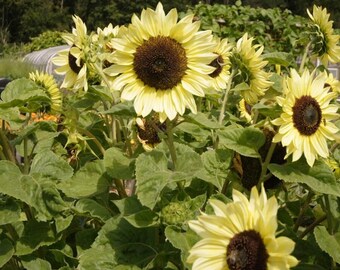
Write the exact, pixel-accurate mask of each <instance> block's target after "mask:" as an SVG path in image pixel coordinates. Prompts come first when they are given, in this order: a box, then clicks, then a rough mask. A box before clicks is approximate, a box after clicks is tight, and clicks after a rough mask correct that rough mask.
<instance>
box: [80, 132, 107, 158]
mask: <svg viewBox="0 0 340 270" xmlns="http://www.w3.org/2000/svg"><path fill="white" fill-rule="evenodd" d="M78 130H79V132H80V133H82V134H84V135H86V136H87V137H89V138H91V139H92V140H93V142H94V143H95V144H96V145H97V147H98V149H99V150H100V152H101V153H102V155H104V154H105V149H104V148H103V146H102V144H101V143H100V142H99V141H98V139H97V138H96V137H95V136H94V135H93V134H92V133H91V132H90V131H88V130H87V129H85V128H81V127H78Z"/></svg>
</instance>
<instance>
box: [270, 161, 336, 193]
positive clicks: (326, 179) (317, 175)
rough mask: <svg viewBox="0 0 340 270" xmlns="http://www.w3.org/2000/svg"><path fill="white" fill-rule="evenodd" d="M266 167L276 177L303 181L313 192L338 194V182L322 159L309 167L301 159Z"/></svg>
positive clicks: (297, 181)
mask: <svg viewBox="0 0 340 270" xmlns="http://www.w3.org/2000/svg"><path fill="white" fill-rule="evenodd" d="M268 169H269V170H270V172H271V173H272V174H273V175H275V176H276V177H277V178H279V179H282V180H284V181H287V182H294V183H303V184H306V185H308V186H309V187H311V188H312V189H313V190H314V191H315V192H319V193H325V194H331V195H335V196H338V197H339V196H340V184H339V182H337V180H336V179H335V177H334V174H333V172H332V171H331V170H330V168H329V167H328V166H327V165H326V164H324V163H323V162H322V161H316V162H315V164H314V166H313V167H309V166H308V165H307V163H306V162H305V160H303V159H301V160H298V161H296V162H293V163H287V164H284V165H278V164H269V166H268Z"/></svg>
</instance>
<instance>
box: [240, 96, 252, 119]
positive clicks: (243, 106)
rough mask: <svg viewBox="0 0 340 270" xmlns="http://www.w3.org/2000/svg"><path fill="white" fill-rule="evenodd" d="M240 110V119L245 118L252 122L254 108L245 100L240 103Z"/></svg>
mask: <svg viewBox="0 0 340 270" xmlns="http://www.w3.org/2000/svg"><path fill="white" fill-rule="evenodd" d="M238 109H239V111H240V117H242V118H245V119H246V120H247V122H248V123H250V122H251V121H252V111H251V110H252V106H250V105H249V104H248V103H247V102H246V101H245V100H244V98H243V99H241V100H240V102H239V103H238Z"/></svg>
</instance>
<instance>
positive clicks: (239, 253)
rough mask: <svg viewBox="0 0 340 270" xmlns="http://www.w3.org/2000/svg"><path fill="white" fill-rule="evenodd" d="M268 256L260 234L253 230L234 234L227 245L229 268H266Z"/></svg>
mask: <svg viewBox="0 0 340 270" xmlns="http://www.w3.org/2000/svg"><path fill="white" fill-rule="evenodd" d="M268 257H269V255H268V253H267V250H266V247H265V245H264V243H263V240H262V238H261V235H260V234H259V233H258V232H256V231H254V230H249V231H244V232H241V233H239V234H236V235H235V236H234V237H233V238H232V239H231V240H230V243H229V245H228V247H227V264H228V267H229V269H230V270H266V269H267V260H268Z"/></svg>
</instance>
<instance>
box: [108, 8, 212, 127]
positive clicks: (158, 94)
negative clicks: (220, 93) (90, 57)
mask: <svg viewBox="0 0 340 270" xmlns="http://www.w3.org/2000/svg"><path fill="white" fill-rule="evenodd" d="M193 16H194V15H188V16H186V17H184V18H183V19H181V20H180V21H178V22H177V20H178V15H177V11H176V9H172V10H170V12H169V13H168V14H167V15H165V13H164V10H163V6H162V4H161V3H158V5H157V7H156V10H152V9H145V10H143V11H142V14H141V18H140V19H139V18H138V17H137V16H136V15H133V17H132V20H131V24H130V25H129V26H128V31H127V32H126V33H125V35H123V36H122V37H119V38H114V39H113V40H112V44H113V47H114V49H115V52H114V54H115V55H114V56H115V65H112V66H111V67H109V68H108V70H106V72H107V73H108V74H110V75H111V76H115V75H118V77H117V78H116V79H115V82H114V88H115V89H116V90H121V98H122V100H134V108H135V111H136V113H137V114H138V115H141V116H143V117H145V116H147V115H148V114H150V113H151V111H155V112H158V113H159V115H160V120H161V122H164V121H165V119H166V118H169V119H170V120H172V119H174V118H175V117H176V116H177V114H180V115H183V114H184V112H185V109H186V108H189V109H190V110H191V111H192V112H193V113H196V112H197V108H196V103H195V99H194V96H200V97H203V96H204V95H205V92H204V90H205V88H207V87H209V86H210V77H209V74H211V73H212V72H213V71H214V70H215V68H214V67H212V66H209V64H210V63H211V62H212V61H213V60H214V59H215V58H216V54H214V53H213V50H214V49H215V43H214V42H213V41H212V39H213V36H212V34H211V31H198V30H199V27H200V23H199V22H198V21H196V22H193Z"/></svg>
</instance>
